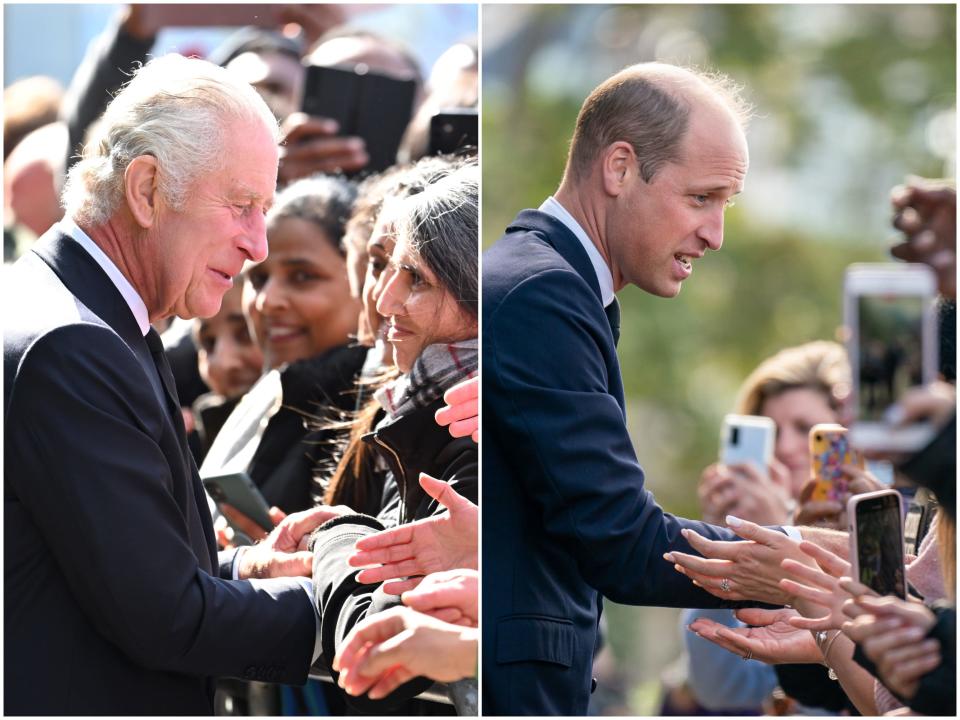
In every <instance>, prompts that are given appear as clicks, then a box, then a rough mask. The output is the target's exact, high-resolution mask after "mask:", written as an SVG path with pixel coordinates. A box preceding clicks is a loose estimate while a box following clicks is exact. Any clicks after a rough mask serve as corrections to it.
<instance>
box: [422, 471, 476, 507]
mask: <svg viewBox="0 0 960 720" xmlns="http://www.w3.org/2000/svg"><path fill="white" fill-rule="evenodd" d="M420 487H422V488H423V490H424V492H426V493H427V495H429V496H430V497H432V498H433V499H434V500H436V501H437V502H438V503H440V504H441V505H443V506H444V507H445V508H447V509H448V510H450V511H451V512H454V511H456V510H461V509H463V508H464V507H465V505H468V504H470V501H469V500H467V499H466V498H465V497H463V495H461V494H460V493H458V492H457V491H456V490H454V489H453V488H452V487H450V483H448V482H445V481H443V480H437V478H435V477H430V476H429V475H427V474H426V473H420Z"/></svg>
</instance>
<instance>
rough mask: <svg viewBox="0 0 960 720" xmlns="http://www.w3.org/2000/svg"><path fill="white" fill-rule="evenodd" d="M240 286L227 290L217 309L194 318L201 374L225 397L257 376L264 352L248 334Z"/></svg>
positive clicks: (249, 384) (241, 391)
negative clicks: (218, 309)
mask: <svg viewBox="0 0 960 720" xmlns="http://www.w3.org/2000/svg"><path fill="white" fill-rule="evenodd" d="M242 290H243V288H242V286H241V285H240V283H239V282H235V284H234V286H233V287H232V288H230V289H229V290H227V293H226V294H225V295H224V296H223V303H222V304H221V305H220V312H218V313H217V314H216V315H214V316H213V317H211V318H205V319H203V320H197V321H196V322H197V323H198V325H199V332H198V343H197V344H198V346H199V347H198V348H197V359H198V362H199V367H200V377H202V378H203V381H204V382H205V383H206V384H207V385H208V386H209V388H210V389H211V390H213V392H215V393H217V394H218V395H222V396H224V397H227V398H234V397H239V396H240V395H243V394H244V393H245V392H247V390H249V389H250V388H251V387H252V386H253V384H254V383H255V382H256V381H257V378H259V377H260V373H261V371H262V370H263V354H262V353H261V352H260V347H259V346H258V345H257V344H256V343H255V342H254V340H253V338H252V337H251V336H250V330H249V328H248V327H247V319H246V318H245V317H244V316H243V310H242V307H241V303H240V298H241V294H242Z"/></svg>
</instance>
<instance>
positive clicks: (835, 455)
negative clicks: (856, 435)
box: [809, 423, 864, 502]
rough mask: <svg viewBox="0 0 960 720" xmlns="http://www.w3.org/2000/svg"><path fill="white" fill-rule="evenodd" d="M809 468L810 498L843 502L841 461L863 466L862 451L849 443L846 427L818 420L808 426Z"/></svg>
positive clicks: (844, 486)
mask: <svg viewBox="0 0 960 720" xmlns="http://www.w3.org/2000/svg"><path fill="white" fill-rule="evenodd" d="M809 443H810V472H811V474H812V475H813V480H814V486H813V493H812V494H811V496H810V499H811V500H833V501H835V502H843V501H844V499H845V498H846V497H847V495H849V493H850V491H849V490H848V488H847V476H846V475H844V474H843V472H842V471H841V470H840V468H841V467H843V466H844V465H855V466H857V467H858V468H861V469H863V467H864V464H863V455H861V454H860V453H859V452H858V451H856V450H854V449H853V448H852V447H851V446H850V439H849V437H848V435H847V429H846V428H845V427H844V426H843V425H837V424H836V423H819V424H817V425H814V426H813V427H812V428H810V435H809Z"/></svg>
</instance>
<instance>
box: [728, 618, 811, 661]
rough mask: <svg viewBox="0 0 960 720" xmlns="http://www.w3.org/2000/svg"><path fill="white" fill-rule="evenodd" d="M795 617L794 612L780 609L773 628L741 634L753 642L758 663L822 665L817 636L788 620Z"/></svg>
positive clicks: (762, 628) (750, 644) (743, 630)
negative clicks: (815, 639) (796, 626)
mask: <svg viewBox="0 0 960 720" xmlns="http://www.w3.org/2000/svg"><path fill="white" fill-rule="evenodd" d="M795 615H796V613H795V612H794V611H792V610H780V611H777V613H776V614H775V615H774V619H773V622H771V623H770V624H769V625H764V626H762V627H748V628H743V629H742V630H739V631H737V634H738V635H741V636H742V637H744V638H745V639H746V640H747V641H748V642H749V649H750V650H752V651H753V657H755V658H757V659H758V660H763V661H764V662H769V663H811V662H819V660H820V655H819V653H818V651H817V644H816V642H814V640H813V636H812V635H811V634H810V633H809V632H808V631H806V630H800V629H798V628H795V627H794V626H793V625H791V624H790V623H789V622H788V621H787V619H788V618H790V617H794V616H795Z"/></svg>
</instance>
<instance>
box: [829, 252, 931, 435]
mask: <svg viewBox="0 0 960 720" xmlns="http://www.w3.org/2000/svg"><path fill="white" fill-rule="evenodd" d="M936 292H937V279H936V275H935V274H934V272H933V271H932V270H931V269H930V268H929V267H927V266H926V265H921V264H906V263H897V264H894V263H890V264H876V265H868V264H857V265H851V266H850V267H849V268H847V271H846V274H845V276H844V284H843V296H844V303H843V308H844V325H845V327H846V336H847V353H848V354H849V356H850V366H851V368H852V370H853V387H852V393H851V394H852V397H851V400H852V402H853V411H854V414H855V417H856V421H855V423H853V424H852V425H851V427H850V439H851V442H852V443H853V445H854V446H856V447H858V448H861V449H863V450H878V451H887V452H913V451H916V450H919V449H920V448H922V447H923V446H924V445H926V444H927V443H928V442H930V440H932V439H933V435H934V428H933V425H932V423H929V422H918V423H913V424H911V425H908V426H897V425H894V424H893V423H892V422H889V421H888V420H886V419H885V418H886V417H887V411H888V410H889V408H890V407H891V406H892V405H893V404H894V403H896V402H897V401H898V400H899V398H900V397H901V395H902V394H903V393H904V391H906V390H907V389H909V388H911V387H914V386H916V385H924V384H926V383H929V382H931V381H933V380H934V379H935V377H936V373H937V352H938V349H937V320H936V307H935V298H936Z"/></svg>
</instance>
